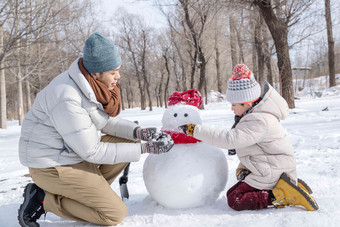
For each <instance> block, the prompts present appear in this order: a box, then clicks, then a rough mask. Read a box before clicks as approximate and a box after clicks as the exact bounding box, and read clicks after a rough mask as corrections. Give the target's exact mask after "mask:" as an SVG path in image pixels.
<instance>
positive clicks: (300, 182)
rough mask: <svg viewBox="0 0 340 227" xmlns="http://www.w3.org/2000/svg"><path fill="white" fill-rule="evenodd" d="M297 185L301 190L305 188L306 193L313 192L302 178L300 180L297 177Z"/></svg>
mask: <svg viewBox="0 0 340 227" xmlns="http://www.w3.org/2000/svg"><path fill="white" fill-rule="evenodd" d="M298 187H299V188H302V189H303V190H305V191H306V192H308V194H310V195H311V194H313V191H312V189H311V188H310V187H309V186H308V184H307V183H306V182H304V181H303V180H301V179H300V178H298Z"/></svg>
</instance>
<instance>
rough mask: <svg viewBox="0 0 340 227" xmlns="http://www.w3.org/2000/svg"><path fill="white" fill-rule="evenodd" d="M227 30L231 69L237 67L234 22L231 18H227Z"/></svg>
mask: <svg viewBox="0 0 340 227" xmlns="http://www.w3.org/2000/svg"><path fill="white" fill-rule="evenodd" d="M229 29H230V53H231V64H232V66H231V67H232V68H234V67H235V66H236V65H237V48H236V47H237V42H236V32H235V22H234V19H233V17H232V16H229Z"/></svg>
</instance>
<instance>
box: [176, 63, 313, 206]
mask: <svg viewBox="0 0 340 227" xmlns="http://www.w3.org/2000/svg"><path fill="white" fill-rule="evenodd" d="M227 100H228V101H229V102H230V103H232V107H231V109H232V110H233V111H234V113H235V115H236V116H237V117H235V120H236V122H235V124H234V125H233V128H232V129H231V130H218V129H214V128H210V127H208V126H205V125H191V124H188V125H183V126H180V128H181V129H182V130H183V131H184V132H185V133H186V134H188V135H191V136H194V137H195V138H196V139H199V140H202V141H203V142H206V143H208V144H211V145H214V146H217V147H221V148H224V149H235V150H236V154H237V156H238V158H239V160H240V164H239V166H238V167H237V170H236V177H237V179H238V180H239V182H238V183H237V184H235V185H234V186H233V187H231V188H230V189H229V190H228V192H227V199H228V205H229V206H230V207H231V208H232V209H234V210H238V211H240V210H257V209H263V208H266V207H268V206H270V205H274V206H275V207H284V206H288V205H301V206H303V207H305V208H306V209H307V210H309V211H314V210H318V209H319V207H318V205H317V203H316V202H315V200H314V199H313V197H312V196H311V195H310V193H311V191H310V189H309V187H308V186H307V185H304V184H301V182H300V183H299V184H297V174H296V162H295V155H294V151H293V147H292V145H291V143H290V141H289V139H288V136H287V134H286V131H285V130H284V128H283V127H282V125H281V124H280V120H283V119H285V118H286V117H287V115H288V104H287V102H286V101H285V100H284V99H283V98H282V97H281V96H280V95H279V94H278V93H277V92H276V90H275V89H274V88H273V87H272V86H270V84H269V83H267V82H265V83H264V86H263V94H262V96H261V87H260V85H259V84H258V83H257V82H256V80H255V78H254V76H253V74H252V72H251V71H250V70H249V69H248V67H247V66H246V65H244V64H239V65H236V67H235V68H234V70H233V77H232V78H231V79H229V81H228V89H227ZM303 183H304V182H303Z"/></svg>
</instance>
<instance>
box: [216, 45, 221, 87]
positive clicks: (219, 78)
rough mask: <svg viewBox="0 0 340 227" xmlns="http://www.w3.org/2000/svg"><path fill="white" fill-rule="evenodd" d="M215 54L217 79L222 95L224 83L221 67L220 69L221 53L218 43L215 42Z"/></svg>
mask: <svg viewBox="0 0 340 227" xmlns="http://www.w3.org/2000/svg"><path fill="white" fill-rule="evenodd" d="M215 53H216V60H215V64H216V79H217V90H218V92H219V93H222V81H221V77H222V76H221V67H220V51H219V49H218V46H217V41H215Z"/></svg>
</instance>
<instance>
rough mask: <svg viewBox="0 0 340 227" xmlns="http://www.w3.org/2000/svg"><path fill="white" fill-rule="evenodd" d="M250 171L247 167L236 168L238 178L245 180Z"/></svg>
mask: <svg viewBox="0 0 340 227" xmlns="http://www.w3.org/2000/svg"><path fill="white" fill-rule="evenodd" d="M249 173H250V171H249V170H247V169H241V168H238V169H237V170H236V178H237V180H239V181H241V180H244V179H245V178H246V176H248V175H249Z"/></svg>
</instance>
